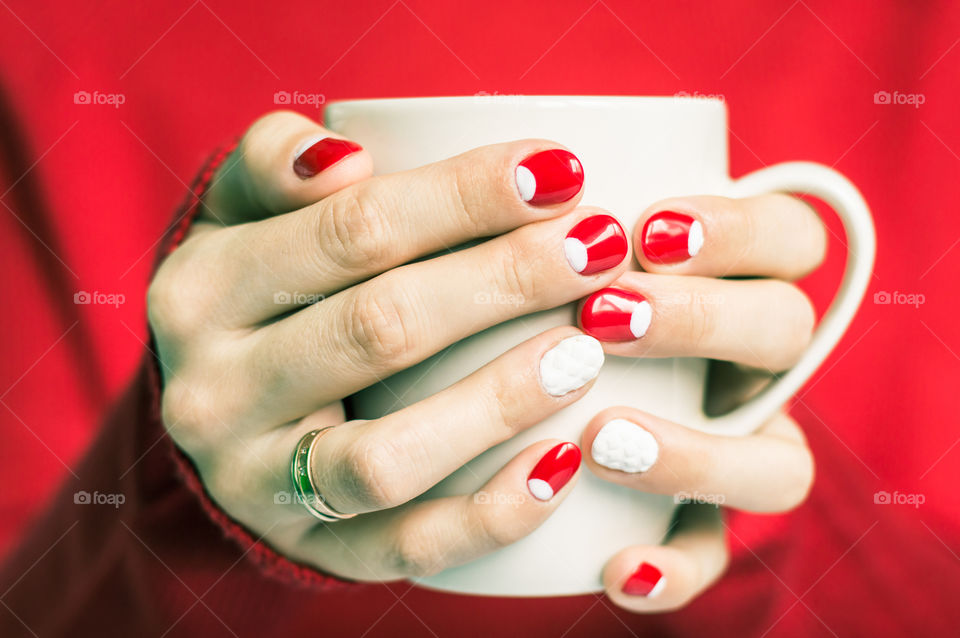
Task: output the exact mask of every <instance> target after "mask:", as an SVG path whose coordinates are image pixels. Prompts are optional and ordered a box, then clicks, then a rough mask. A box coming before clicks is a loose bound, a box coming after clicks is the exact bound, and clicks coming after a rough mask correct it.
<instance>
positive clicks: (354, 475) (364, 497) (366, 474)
mask: <svg viewBox="0 0 960 638" xmlns="http://www.w3.org/2000/svg"><path fill="white" fill-rule="evenodd" d="M401 458H403V457H402V456H401V452H400V451H399V450H398V449H397V446H396V445H394V444H393V443H391V442H390V441H388V440H386V439H382V438H379V437H371V436H365V437H361V438H358V439H357V440H355V441H354V442H353V443H352V444H351V445H350V447H349V448H348V450H347V452H346V454H345V455H344V456H343V458H342V459H341V462H340V466H341V470H340V477H339V478H340V484H341V485H343V487H344V489H346V490H347V491H348V492H349V493H350V494H351V495H352V497H353V498H354V499H355V500H357V501H359V502H360V504H362V505H363V506H365V507H367V508H369V509H371V510H381V509H389V508H391V507H397V506H398V505H402V504H403V503H405V502H406V501H408V500H409V496H408V492H407V489H406V482H407V477H408V476H409V471H407V470H406V468H404V467H403V464H402V463H401V462H400V461H399V459H401Z"/></svg>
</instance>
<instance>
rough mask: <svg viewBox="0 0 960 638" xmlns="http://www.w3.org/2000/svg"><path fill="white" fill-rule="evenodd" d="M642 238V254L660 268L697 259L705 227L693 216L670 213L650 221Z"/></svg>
mask: <svg viewBox="0 0 960 638" xmlns="http://www.w3.org/2000/svg"><path fill="white" fill-rule="evenodd" d="M642 235H643V254H644V255H646V257H647V259H649V260H650V261H655V262H658V263H661V264H675V263H677V262H680V261H684V260H686V259H690V258H691V257H696V255H697V253H698V252H700V249H701V248H702V247H703V224H701V223H700V222H699V221H697V220H696V219H694V218H693V217H690V215H684V214H683V213H675V212H673V211H669V210H665V211H663V212H660V213H657V214H656V215H654V216H653V217H651V218H650V219H648V220H647V223H646V224H644V225H643V234H642Z"/></svg>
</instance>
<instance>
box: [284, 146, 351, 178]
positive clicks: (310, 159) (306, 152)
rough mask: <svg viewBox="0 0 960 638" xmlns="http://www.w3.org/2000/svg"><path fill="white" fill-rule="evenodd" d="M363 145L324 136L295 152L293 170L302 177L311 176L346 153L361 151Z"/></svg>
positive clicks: (340, 158)
mask: <svg viewBox="0 0 960 638" xmlns="http://www.w3.org/2000/svg"><path fill="white" fill-rule="evenodd" d="M362 150H363V147H362V146H360V145H359V144H356V143H354V142H351V141H350V140H338V139H336V138H334V137H325V138H323V139H322V140H319V141H310V142H307V143H306V144H305V145H304V148H302V149H301V150H300V151H299V152H298V153H297V159H295V160H294V162H293V171H294V172H295V173H296V174H297V175H298V176H300V177H301V178H303V179H306V178H308V177H313V176H314V175H316V174H317V173H319V172H320V171H323V170H326V169H328V168H330V167H331V166H333V165H334V164H336V163H337V162H339V161H340V160H342V159H343V158H344V157H346V156H347V155H352V154H353V153H356V152H357V151H362Z"/></svg>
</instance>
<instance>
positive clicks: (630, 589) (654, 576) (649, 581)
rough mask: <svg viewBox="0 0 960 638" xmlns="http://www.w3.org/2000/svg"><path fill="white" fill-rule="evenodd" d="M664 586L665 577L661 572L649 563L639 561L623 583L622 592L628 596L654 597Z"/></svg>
mask: <svg viewBox="0 0 960 638" xmlns="http://www.w3.org/2000/svg"><path fill="white" fill-rule="evenodd" d="M666 586H667V579H666V578H664V576H663V572H661V571H660V570H659V569H657V568H656V567H654V566H653V565H651V564H650V563H641V564H640V567H638V568H637V570H636V571H635V572H633V573H632V574H630V577H629V578H628V579H627V582H625V583H624V584H623V593H625V594H629V595H630V596H643V597H645V598H656V597H657V596H659V595H660V593H661V592H662V591H663V589H664V587H666Z"/></svg>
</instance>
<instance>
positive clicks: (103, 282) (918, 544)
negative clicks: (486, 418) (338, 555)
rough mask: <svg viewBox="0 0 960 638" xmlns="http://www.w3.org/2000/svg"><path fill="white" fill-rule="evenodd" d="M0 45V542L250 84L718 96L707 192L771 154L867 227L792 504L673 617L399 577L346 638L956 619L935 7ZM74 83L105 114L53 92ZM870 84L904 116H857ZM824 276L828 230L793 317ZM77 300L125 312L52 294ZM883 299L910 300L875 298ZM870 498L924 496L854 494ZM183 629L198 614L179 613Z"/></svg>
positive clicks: (606, 8) (155, 19)
mask: <svg viewBox="0 0 960 638" xmlns="http://www.w3.org/2000/svg"><path fill="white" fill-rule="evenodd" d="M864 7H869V10H867V9H865V8H864ZM0 35H2V37H0V59H2V63H0V92H2V93H0V126H2V132H0V140H2V148H0V162H2V164H0V193H3V194H2V197H0V203H2V204H3V206H0V229H2V230H0V265H2V272H3V276H2V277H0V299H2V302H3V309H4V311H3V312H2V313H0V347H2V353H3V354H2V358H0V424H2V427H0V485H3V486H4V487H3V490H2V496H0V553H3V552H7V551H9V550H10V548H11V547H12V545H13V543H14V542H15V541H16V539H17V537H18V535H19V534H20V532H21V531H22V530H23V529H24V525H25V524H26V523H27V522H28V521H29V520H30V519H31V517H34V516H36V515H37V514H38V512H39V511H40V510H41V509H42V508H43V507H44V505H45V503H46V502H47V501H48V499H49V498H50V497H51V495H52V493H53V491H54V489H55V488H56V487H57V486H58V485H59V484H61V483H62V482H63V481H67V482H70V481H75V479H74V478H73V476H72V473H73V472H74V468H75V466H76V464H77V463H78V462H79V459H80V457H81V456H82V454H83V451H84V449H85V448H86V446H87V445H88V444H89V443H90V441H91V436H92V435H93V434H94V433H95V432H96V431H97V429H98V426H99V424H100V422H101V420H102V418H103V416H104V414H105V413H106V412H107V410H108V409H109V406H110V404H111V402H112V401H113V400H114V399H115V398H116V397H117V396H118V394H119V393H120V392H121V391H122V389H123V388H124V387H125V385H126V384H128V382H129V380H130V378H131V375H132V374H133V372H134V369H135V367H136V365H137V362H138V361H139V360H140V358H141V356H142V354H143V351H144V343H143V342H144V341H145V339H146V329H145V320H144V301H143V300H144V290H145V286H146V282H147V279H148V276H149V272H150V265H151V263H152V261H153V257H154V252H155V250H156V246H157V241H158V239H159V237H160V235H161V233H162V231H163V230H164V229H165V228H166V227H167V225H168V224H169V220H170V218H171V215H172V213H173V210H174V208H175V206H176V204H177V203H178V202H179V201H180V200H181V199H182V198H183V196H184V194H185V191H186V189H187V186H186V184H188V183H189V182H190V180H191V178H192V177H193V175H194V174H195V172H196V171H197V170H198V168H199V166H200V164H201V161H202V159H203V158H204V157H205V156H206V155H207V154H208V153H209V152H210V151H211V150H212V149H213V148H215V147H216V146H218V145H220V144H222V143H224V142H225V141H226V140H228V139H230V138H231V137H232V136H233V135H235V134H237V133H238V132H241V131H243V130H244V129H245V128H246V126H247V125H248V124H249V123H250V122H251V121H252V120H253V119H254V118H255V117H257V116H258V115H260V114H262V113H264V112H266V111H268V110H271V109H273V108H275V105H274V103H273V96H274V93H275V92H276V91H281V90H283V91H289V92H293V91H300V92H303V93H322V94H324V95H325V96H326V99H327V100H332V99H338V98H346V97H385V96H420V95H438V94H439V95H443V94H446V95H457V94H466V95H471V94H474V93H477V92H478V91H486V92H488V93H504V94H513V93H521V94H538V93H539V94H543V93H552V94H565V93H572V94H627V95H636V94H639V95H648V94H650V95H660V94H664V95H673V94H675V93H677V92H679V91H686V92H688V93H691V94H692V93H695V92H700V93H704V94H721V95H723V96H724V97H725V99H726V100H727V102H728V104H729V108H730V133H731V166H732V174H733V175H734V176H738V175H742V174H744V173H746V172H749V171H751V170H754V169H757V168H760V167H762V166H764V165H767V164H772V163H775V162H779V161H784V160H793V159H807V160H813V161H818V162H822V163H825V164H827V165H834V166H835V167H836V168H837V169H838V170H840V171H842V172H843V173H845V174H846V175H847V176H848V177H850V178H851V179H852V180H853V181H854V182H855V183H856V184H857V185H858V186H859V187H860V189H861V190H862V191H863V193H864V195H865V197H866V199H867V200H868V202H870V204H871V206H872V209H873V212H874V215H875V217H876V224H877V232H878V242H879V249H878V250H879V252H878V261H877V267H876V275H875V277H874V279H873V282H872V285H871V288H870V291H869V292H868V296H867V299H866V301H865V303H864V306H863V308H862V310H861V312H860V314H859V315H858V317H857V318H856V320H855V321H854V323H853V325H852V327H851V329H850V331H849V333H848V334H847V336H846V338H845V339H844V340H843V341H842V342H841V344H840V345H839V347H838V348H837V350H836V352H835V353H834V354H833V356H832V357H831V358H830V359H829V360H828V362H827V363H826V364H825V365H824V366H823V368H822V369H821V371H820V373H819V374H818V375H817V376H816V377H815V378H814V380H812V381H811V382H810V383H808V385H807V388H806V389H805V390H804V391H802V392H801V394H800V398H799V399H798V400H797V401H796V402H795V405H794V408H793V414H794V415H795V416H796V418H797V419H799V420H800V422H801V423H802V424H803V426H804V427H805V429H806V431H807V432H808V435H809V437H810V441H811V445H812V447H813V449H814V453H815V455H816V457H817V459H818V480H817V484H816V486H815V489H814V491H813V493H812V495H811V498H810V501H809V502H808V503H807V504H806V505H804V506H803V507H802V508H800V509H799V510H797V511H796V512H794V513H791V514H789V515H786V516H778V517H760V516H748V515H734V516H732V517H731V527H732V530H733V535H732V538H731V546H732V549H733V551H734V555H735V559H736V560H735V562H734V565H733V567H732V569H731V574H730V576H729V577H728V579H727V580H726V581H725V582H724V583H722V584H721V585H720V586H718V587H717V588H716V589H715V590H714V591H712V592H711V593H709V594H708V595H707V596H705V597H704V599H702V600H701V601H699V602H697V603H696V604H695V605H694V606H692V607H691V608H689V609H688V610H687V611H685V612H681V613H680V614H678V615H673V616H670V617H667V618H661V619H657V620H654V621H650V620H648V619H640V618H636V617H632V616H630V615H629V614H625V613H622V612H614V611H611V610H612V606H611V605H610V604H609V603H608V602H606V601H600V602H597V599H594V598H593V597H588V599H587V600H586V602H584V600H583V599H576V600H577V601H580V602H577V603H570V604H563V605H561V604H559V603H558V604H553V605H543V606H541V607H538V608H537V609H540V610H541V613H539V615H536V614H534V615H530V614H528V613H527V612H528V611H529V609H531V608H530V607H527V606H525V605H524V604H523V603H521V602H519V601H510V602H507V603H503V602H502V601H501V602H497V601H484V602H482V603H476V604H474V602H472V601H469V600H465V599H459V598H458V599H456V600H457V601H458V602H457V605H458V606H455V607H454V606H448V607H446V608H445V609H440V608H439V607H438V603H437V601H438V600H444V601H449V600H450V599H449V598H443V597H439V596H437V595H433V594H428V593H426V592H419V591H415V592H413V593H411V594H409V595H408V596H407V597H406V598H404V604H397V603H396V601H395V597H394V596H393V594H391V593H390V591H391V590H389V589H383V588H379V589H375V590H369V589H368V590H365V591H367V592H368V593H366V594H364V604H365V605H367V607H365V608H366V609H368V610H369V611H368V613H369V614H372V616H371V617H370V619H369V622H367V623H365V624H364V623H361V624H363V625H364V626H363V627H361V628H360V630H359V631H358V632H357V633H362V631H363V630H364V629H365V627H366V625H369V624H370V623H373V620H375V619H376V618H377V616H380V614H381V613H384V611H385V610H387V608H388V607H389V608H390V609H389V610H388V611H386V614H385V616H384V617H383V618H384V620H383V621H382V622H380V623H378V624H376V625H375V626H374V629H373V631H372V632H371V634H370V635H376V634H378V633H384V632H387V631H399V629H398V628H401V627H408V626H409V627H412V628H414V629H411V631H413V632H416V633H422V632H425V631H426V630H425V627H430V628H431V629H433V630H435V631H437V632H438V633H444V631H445V630H446V631H451V632H453V631H454V630H455V629H456V630H457V631H459V632H460V633H461V634H462V633H463V632H464V631H465V629H464V625H469V628H470V629H471V630H477V631H479V625H477V622H479V621H478V620H469V621H468V620H467V619H465V618H464V617H463V616H459V617H457V616H456V615H455V614H454V612H453V611H452V610H454V609H456V610H457V613H462V614H467V615H470V616H471V617H473V616H474V614H476V615H477V617H479V618H485V617H486V616H485V614H486V610H489V609H499V610H505V611H504V613H503V614H500V618H499V620H501V621H504V622H506V621H509V622H510V623H511V625H510V626H512V627H514V628H515V629H516V628H519V627H527V628H537V627H539V628H542V629H543V630H544V633H545V634H548V635H554V634H558V635H559V634H560V633H562V632H563V631H564V629H566V628H567V627H570V626H573V627H575V628H576V627H579V628H580V629H585V628H586V627H588V626H592V627H605V628H606V631H608V632H610V633H613V632H622V631H625V630H626V629H625V628H626V627H627V626H629V627H630V628H632V629H631V630H632V631H638V628H642V627H645V626H647V624H649V623H650V622H653V623H655V625H654V626H655V627H658V628H660V629H661V630H663V631H668V630H670V631H676V632H678V633H684V632H686V631H691V632H693V631H704V630H707V629H709V630H710V631H712V632H713V633H716V632H717V631H719V630H720V629H722V628H724V627H731V628H733V627H738V628H739V629H738V630H737V631H743V632H749V633H756V634H760V633H763V631H764V630H766V629H767V627H769V626H772V627H773V631H771V633H770V634H768V635H781V634H783V635H789V634H791V633H793V634H796V633H804V634H806V635H819V634H825V635H830V633H832V632H836V633H838V634H841V635H842V633H843V630H844V629H847V630H849V629H850V628H854V627H859V628H860V629H861V630H864V631H866V630H867V629H868V628H869V630H870V631H873V632H874V633H876V634H878V635H885V634H886V633H887V632H892V633H894V634H898V633H901V631H903V632H906V631H907V630H908V629H909V630H916V628H918V627H920V628H924V631H923V632H920V633H924V632H925V633H926V634H927V635H932V634H937V633H940V632H946V631H948V630H947V628H948V627H949V628H954V627H955V626H956V621H957V620H958V619H957V611H956V610H955V609H953V608H952V606H951V605H950V604H949V600H950V596H951V595H952V596H953V597H955V595H956V593H957V591H958V585H960V562H958V561H960V559H958V553H960V536H958V533H957V527H958V523H960V516H958V514H957V512H958V505H960V493H958V490H956V489H955V487H954V485H955V483H956V480H955V479H956V477H957V475H958V474H957V470H958V467H960V450H958V449H957V447H958V442H960V438H958V436H960V432H958V428H957V427H956V421H957V419H956V410H955V394H956V392H955V387H956V379H957V372H958V370H960V356H958V353H960V324H958V322H957V321H956V319H955V314H956V311H957V304H956V302H955V300H954V296H955V294H956V293H955V287H954V286H953V285H952V284H953V281H954V279H955V275H956V272H957V268H958V265H960V249H956V248H955V246H956V245H957V243H958V242H960V221H958V219H957V217H956V214H955V210H956V206H957V203H958V186H957V176H958V172H960V155H958V153H960V118H958V117H957V112H958V109H957V107H958V90H957V83H958V78H960V73H958V71H960V45H958V41H960V7H958V6H956V5H954V6H952V7H951V6H950V4H949V3H946V2H942V3H934V2H931V3H890V2H883V3H870V4H869V5H864V4H863V3H842V2H826V1H822V0H819V1H818V0H809V1H804V0H797V1H796V2H792V1H790V0H788V1H777V2H765V3H757V2H712V3H700V2H696V3H695V2H656V3H643V4H642V5H640V4H639V3H632V2H626V1H624V0H599V1H597V2H592V0H579V1H561V0H555V1H552V2H549V3H543V4H533V3H516V2H509V3H508V2H496V1H488V2H482V3H476V4H465V3H428V2H423V1H418V0H397V1H396V2H393V1H392V0H385V1H382V2H381V1H376V2H363V3H361V2H353V3H331V2H317V1H313V2H287V3H282V4H274V5H271V6H267V7H262V6H261V7H258V6H256V3H252V2H236V1H235V2H223V1H219V0H197V1H196V2H194V1H193V0H182V1H180V0H175V1H171V2H164V3H155V4H154V5H152V6H149V7H148V6H145V5H143V4H142V3H129V2H119V1H105V2H99V3H56V4H51V3H37V2H22V1H13V0H10V1H9V3H0ZM77 91H88V92H91V93H93V92H94V91H99V92H101V93H108V94H109V93H119V94H122V95H123V96H124V98H125V103H124V104H122V105H121V106H119V107H118V108H114V107H112V106H108V105H89V104H87V105H84V104H75V103H74V99H73V96H74V94H75V92H77ZM877 91H888V92H890V93H893V92H894V91H899V92H900V93H906V94H921V95H922V96H923V99H924V100H925V101H924V103H923V104H922V105H921V106H919V108H915V107H914V106H910V105H897V104H876V103H875V101H874V94H875V93H876V92H877ZM300 110H302V111H303V112H305V113H308V114H311V115H317V113H316V109H312V108H310V107H309V106H304V107H301V108H300ZM638 152H643V149H642V148H641V149H638ZM638 179H642V176H638ZM830 224H831V228H832V229H833V231H834V232H835V233H837V234H840V233H841V231H840V229H839V225H838V224H837V223H836V222H835V220H833V219H832V218H831V220H830ZM841 267H842V245H841V244H840V243H839V242H838V241H837V240H836V239H835V240H834V241H833V242H832V244H831V248H830V256H829V259H828V263H827V265H826V267H825V268H823V269H822V270H821V271H820V272H818V273H817V274H816V275H814V276H813V277H811V278H809V279H808V280H807V281H806V282H805V288H806V289H807V290H808V291H809V292H810V293H811V295H812V297H813V298H814V300H815V301H816V302H817V304H818V305H819V306H820V307H821V308H822V307H823V305H824V303H825V302H826V300H828V299H829V297H830V295H831V294H832V291H833V290H834V288H835V282H836V280H837V277H838V273H839V271H840V268H841ZM80 290H85V291H99V292H104V293H120V294H122V295H124V296H125V299H126V302H125V303H124V304H122V305H120V306H119V307H116V308H114V307H112V306H95V305H75V304H74V303H73V295H74V293H75V292H77V291H80ZM881 291H886V292H889V293H893V292H895V291H898V292H901V293H909V294H922V295H923V296H924V303H923V304H921V305H919V306H912V305H903V304H876V303H874V302H873V299H874V294H875V293H878V292H881ZM131 427H133V425H131ZM878 490H887V491H889V492H894V491H899V492H900V493H907V494H922V495H923V497H924V499H925V501H924V503H923V504H922V505H921V506H920V507H917V508H914V507H911V506H907V505H875V504H874V501H873V495H874V493H875V492H876V491H878ZM68 533H73V532H68ZM89 542H90V546H91V548H93V547H96V546H97V544H98V542H102V539H97V538H91V539H90V541H89ZM91 551H93V550H91ZM37 559H39V560H40V563H42V560H43V559H42V558H41V553H39V552H38V553H37V554H36V556H34V557H30V558H29V560H28V561H27V564H30V563H32V562H33V561H34V560H37ZM40 563H38V564H40ZM166 576H167V577H169V574H167V575H166ZM253 582H255V581H253ZM401 591H402V590H401ZM843 598H847V599H849V602H847V603H845V602H843V600H842V599H843ZM2 600H3V597H2V596H0V601H2ZM408 601H409V602H408ZM191 602H193V600H192V599H190V598H189V597H188V598H187V600H186V601H185V603H184V604H183V606H182V609H179V611H177V612H176V613H173V618H174V619H175V618H176V617H177V616H178V615H179V613H182V612H183V610H185V609H186V608H187V607H188V606H189V603H191ZM355 602H356V601H355ZM391 603H393V606H391ZM494 603H496V604H499V605H500V606H499V607H497V606H496V605H495V604H494ZM581 603H582V604H581ZM449 604H450V605H452V603H449ZM408 605H409V606H408ZM174 608H176V605H172V606H171V607H169V609H174ZM358 608H360V607H358ZM344 609H350V608H344ZM478 610H479V611H478ZM574 611H575V612H576V613H573V612H574ZM206 613H207V611H205V610H204V609H203V608H202V607H197V609H196V610H194V611H191V612H189V617H188V620H186V621H184V622H183V625H182V626H186V625H188V624H189V622H190V620H189V618H192V617H193V616H194V615H197V614H200V615H202V614H206ZM210 613H211V614H212V613H213V612H212V611H211V612H210ZM232 613H233V612H231V611H229V603H225V607H223V608H222V609H221V608H219V607H218V608H217V614H218V615H223V616H224V617H225V618H227V619H228V620H227V623H226V624H227V625H230V624H231V620H230V619H234V620H235V619H236V618H242V615H241V616H231V614H232ZM264 613H266V612H264ZM351 613H358V612H351ZM875 614H879V615H880V616H881V617H882V619H875V618H873V616H874V615H875ZM416 618H421V619H422V620H423V621H424V623H423V624H421V623H420V622H418V621H417V620H416ZM488 620H489V619H488ZM171 622H172V621H171ZM197 622H201V621H200V620H197ZM168 624H169V623H168ZM480 624H481V625H482V623H480ZM213 626H214V627H218V628H219V629H217V631H223V626H222V625H220V624H214V625H213ZM241 628H242V627H241ZM239 629H240V628H237V627H236V626H234V627H233V630H234V631H238V630H239ZM161 631H162V629H161ZM524 631H534V629H525V630H524ZM578 631H579V629H578ZM731 631H734V630H733V629H731ZM951 631H952V629H951ZM517 632H518V633H520V631H519V629H517ZM574 633H576V632H574Z"/></svg>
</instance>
